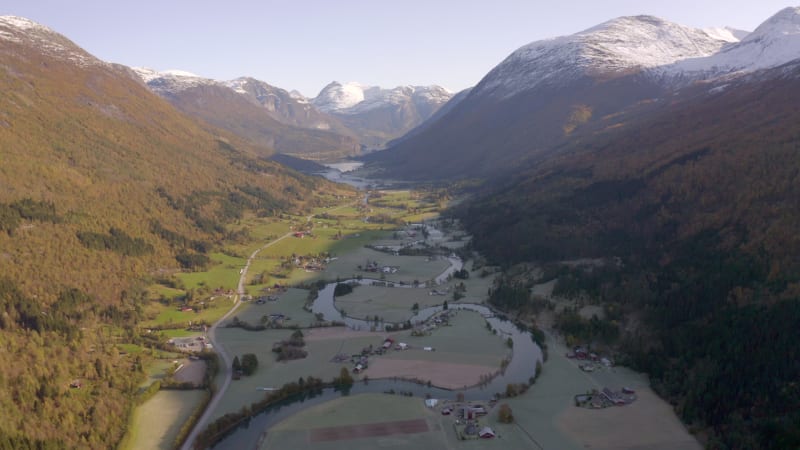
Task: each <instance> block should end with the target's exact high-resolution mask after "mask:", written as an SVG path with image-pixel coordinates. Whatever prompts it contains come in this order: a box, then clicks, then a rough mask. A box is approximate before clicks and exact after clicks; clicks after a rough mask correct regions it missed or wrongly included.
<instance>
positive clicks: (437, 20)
mask: <svg viewBox="0 0 800 450" xmlns="http://www.w3.org/2000/svg"><path fill="white" fill-rule="evenodd" d="M786 6H792V5H791V4H787V3H784V2H780V1H774V0H748V1H718V0H708V1H707V0H669V1H665V0H610V1H606V0H561V1H533V0H529V1H524V0H491V1H472V0H403V1H383V0H364V1H362V0H260V1H258V0H225V1H205V0H159V1H151V0H141V1H113V0H4V1H3V2H2V4H1V5H0V15H6V14H12V15H18V16H23V17H28V18H30V19H33V20H35V21H37V22H40V23H42V24H44V25H47V26H49V27H50V28H53V29H54V30H55V31H57V32H60V33H62V34H64V35H66V36H67V37H68V38H70V39H72V40H73V41H75V42H76V43H77V44H78V45H80V46H81V47H83V48H85V49H86V50H87V51H89V52H90V53H92V54H94V55H96V56H98V57H99V58H101V59H104V60H106V61H111V62H117V63H121V64H125V65H129V66H145V67H151V68H154V69H158V70H166V69H182V70H187V71H190V72H193V73H196V74H198V75H201V76H204V77H208V78H215V79H223V80H227V79H232V78H236V77H239V76H243V75H247V76H253V77H255V78H258V79H260V80H263V81H266V82H268V83H270V84H273V85H275V86H279V87H282V88H284V89H289V90H291V89H297V90H299V91H300V92H302V93H303V94H305V95H307V96H315V95H316V94H317V93H318V92H319V90H320V89H321V88H322V87H323V86H324V85H326V84H327V83H329V82H330V81H333V80H337V81H342V82H345V81H359V82H362V83H365V84H370V85H380V86H384V87H394V86H397V85H401V84H440V85H442V86H444V87H446V88H448V89H450V90H453V91H458V90H461V89H463V88H466V87H469V86H472V85H474V84H475V83H477V82H478V81H479V80H480V79H481V77H483V75H485V74H486V72H488V71H489V70H490V69H491V68H492V67H494V66H495V65H496V64H497V63H499V62H500V61H501V60H503V58H505V57H506V56H508V54H509V53H511V52H512V51H514V50H515V49H517V48H518V47H520V46H522V45H525V44H527V43H528V42H531V41H534V40H538V39H542V38H547V37H554V36H560V35H564V34H571V33H575V32H577V31H581V30H583V29H586V28H589V27H591V26H593V25H597V24H599V23H602V22H605V21H606V20H609V19H612V18H614V17H619V16H625V15H636V14H650V15H655V16H659V17H662V18H664V19H667V20H670V21H673V22H677V23H680V24H683V25H688V26H694V27H710V26H725V25H727V26H732V27H735V28H741V29H746V30H748V31H752V30H753V29H754V28H755V27H757V26H758V25H759V24H760V23H761V22H763V21H764V20H766V19H767V18H769V17H770V16H772V15H773V14H775V13H776V12H778V11H779V10H781V9H782V8H784V7H786Z"/></svg>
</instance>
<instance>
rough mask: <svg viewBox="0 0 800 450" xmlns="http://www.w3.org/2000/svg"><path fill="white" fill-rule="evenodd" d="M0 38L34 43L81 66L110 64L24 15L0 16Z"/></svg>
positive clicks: (37, 46)
mask: <svg viewBox="0 0 800 450" xmlns="http://www.w3.org/2000/svg"><path fill="white" fill-rule="evenodd" d="M0 40H6V41H11V42H15V43H24V44H28V45H32V46H35V47H36V48H37V49H38V50H40V51H41V52H42V53H44V54H46V55H48V56H51V57H53V58H54V59H57V60H61V61H70V62H72V63H75V64H78V65H80V66H89V65H93V66H94V65H108V64H107V63H105V62H103V61H101V60H99V59H97V58H95V57H94V56H92V55H90V54H89V53H88V52H86V51H85V50H84V49H82V48H80V47H78V46H77V45H76V44H75V43H74V42H72V41H70V40H69V39H67V38H66V37H64V36H63V35H61V34H59V33H56V32H55V31H53V30H51V29H50V28H48V27H46V26H44V25H41V24H39V23H36V22H34V21H32V20H30V19H26V18H24V17H18V16H0Z"/></svg>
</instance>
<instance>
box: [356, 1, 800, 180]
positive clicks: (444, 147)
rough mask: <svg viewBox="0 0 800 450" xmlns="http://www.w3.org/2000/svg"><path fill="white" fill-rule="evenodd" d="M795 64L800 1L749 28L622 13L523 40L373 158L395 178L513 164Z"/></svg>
mask: <svg viewBox="0 0 800 450" xmlns="http://www.w3.org/2000/svg"><path fill="white" fill-rule="evenodd" d="M792 61H795V62H798V61H800V8H786V9H784V10H782V11H780V12H778V13H777V14H776V15H775V16H773V17H771V18H770V19H768V20H766V21H765V22H764V23H763V24H762V25H760V26H759V27H758V28H757V29H756V30H755V31H753V32H752V33H748V32H745V31H741V30H736V29H732V28H707V29H697V28H690V27H685V26H681V25H677V24H674V23H670V22H668V21H665V20H662V19H659V18H656V17H652V16H635V17H621V18H617V19H613V20H610V21H608V22H605V23H602V24H600V25H598V26H595V27H592V28H589V29H587V30H585V31H581V32H578V33H576V34H573V35H569V36H562V37H557V38H553V39H546V40H541V41H536V42H533V43H530V44H528V45H525V46H523V47H521V48H520V49H518V50H516V51H515V52H513V53H512V54H511V55H509V56H508V57H507V58H506V59H505V60H503V61H502V62H500V64H498V65H497V66H496V67H495V68H494V69H492V70H491V71H490V72H489V73H488V74H487V75H486V76H485V77H484V78H483V79H482V80H481V82H480V83H478V85H477V86H476V87H475V88H474V89H472V91H471V92H470V93H469V95H467V97H466V98H464V99H463V100H462V101H461V102H459V103H458V104H456V105H454V107H453V108H452V109H451V110H449V111H447V113H446V114H444V115H442V116H441V117H440V118H438V120H436V121H435V122H432V123H430V124H429V125H428V126H427V127H425V128H424V129H423V130H421V131H418V132H417V133H416V134H415V135H409V136H408V137H406V138H405V139H402V140H398V141H396V144H395V145H393V146H392V147H391V148H390V149H389V151H387V152H383V154H381V155H375V157H374V160H375V161H376V162H378V165H380V166H381V167H383V168H390V169H389V171H390V172H393V173H390V174H389V176H401V177H402V176H412V177H418V178H425V177H428V178H430V177H441V176H442V175H443V174H444V170H443V169H442V168H446V169H447V171H448V172H450V173H452V174H457V175H458V176H476V175H486V174H489V173H497V172H500V171H504V170H511V169H512V168H513V167H518V166H519V164H520V161H525V160H527V161H536V160H537V158H539V157H542V155H545V154H547V153H549V152H553V151H556V149H558V148H561V147H563V146H565V145H567V144H568V143H569V142H572V141H574V140H575V139H591V136H593V133H597V132H599V130H601V129H603V127H607V126H622V125H623V124H612V125H609V124H608V123H607V121H606V120H605V119H604V118H607V117H617V116H619V115H621V114H629V113H630V112H631V111H636V112H637V113H641V114H648V113H649V112H648V111H650V112H651V111H655V110H659V108H661V107H662V106H661V105H664V107H665V105H668V104H669V102H664V101H661V100H663V99H666V98H670V99H673V98H676V97H675V96H676V95H679V94H680V93H681V92H683V90H688V89H692V88H693V86H696V87H697V88H700V89H701V91H702V88H701V86H700V85H697V82H698V81H703V82H704V83H703V85H702V86H706V88H705V89H706V90H707V91H708V93H711V94H714V95H719V94H720V93H722V92H726V93H727V92H729V91H731V90H735V89H741V88H742V87H743V86H744V85H746V84H748V83H750V82H752V83H759V82H761V79H762V78H765V77H768V76H774V74H771V75H770V74H767V73H764V74H763V75H764V76H763V77H762V76H760V75H759V74H762V72H761V71H760V70H761V69H769V68H772V67H776V66H783V65H786V67H789V65H788V64H787V63H790V62H792ZM786 73H787V76H795V75H796V74H797V72H796V71H793V70H789V69H787V70H786ZM749 74H752V75H753V76H750V75H749ZM743 75H747V76H743ZM734 81H736V82H734ZM708 82H710V83H708ZM707 83H708V84H707ZM692 92H700V91H692ZM643 105H644V106H643ZM648 108H649V109H648ZM635 116H636V115H635V114H633V115H630V114H629V115H628V116H627V117H635ZM432 148H435V149H437V151H436V152H431V151H430V149H432ZM371 159H372V158H371Z"/></svg>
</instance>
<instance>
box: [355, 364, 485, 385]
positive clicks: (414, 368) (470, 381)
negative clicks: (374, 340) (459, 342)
mask: <svg viewBox="0 0 800 450" xmlns="http://www.w3.org/2000/svg"><path fill="white" fill-rule="evenodd" d="M496 370H498V367H492V366H481V365H477V364H455V363H446V362H439V361H430V360H419V359H388V358H375V360H374V361H372V362H370V365H369V369H367V371H366V372H365V373H366V374H367V375H368V376H369V377H370V378H391V377H400V378H416V379H420V380H423V381H430V382H431V383H432V384H434V385H435V386H439V387H443V388H446V389H458V388H461V387H464V386H473V385H475V384H478V382H479V381H480V378H481V375H487V374H490V373H492V372H494V371H496Z"/></svg>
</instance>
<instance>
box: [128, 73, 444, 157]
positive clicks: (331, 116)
mask: <svg viewBox="0 0 800 450" xmlns="http://www.w3.org/2000/svg"><path fill="white" fill-rule="evenodd" d="M134 70H135V71H136V73H137V74H138V75H139V76H140V77H141V78H142V80H143V81H144V82H145V83H146V84H147V86H148V87H149V88H150V89H151V90H152V91H153V92H155V93H157V94H159V95H160V96H162V97H164V98H166V99H167V100H169V101H170V102H171V103H172V104H174V105H175V106H177V107H178V108H179V109H181V110H182V111H184V112H186V113H188V114H191V115H193V116H196V117H199V118H201V119H203V120H205V121H207V122H209V123H212V124H214V125H216V126H219V127H222V128H225V129H227V130H230V131H232V132H234V133H237V134H240V135H242V136H244V137H246V138H248V139H250V140H252V141H254V142H257V143H259V144H262V145H265V146H267V147H270V148H274V149H275V150H276V151H277V152H279V153H286V154H289V155H293V156H296V157H300V158H306V159H319V160H324V159H329V160H330V159H336V158H342V157H346V156H355V155H359V154H361V153H362V152H363V151H366V150H369V149H376V148H382V147H383V146H384V145H385V144H386V142H388V141H389V140H391V139H394V138H397V137H399V136H402V135H403V134H405V133H406V132H408V131H409V130H411V129H412V128H414V127H416V126H418V125H420V124H421V123H422V122H424V121H425V120H426V119H428V118H429V117H430V116H431V115H432V114H433V113H435V112H436V111H437V110H438V109H439V108H440V107H441V106H442V105H444V104H445V103H446V102H447V101H448V100H449V99H450V97H451V94H450V93H449V92H447V91H446V90H445V89H443V88H440V87H438V86H401V87H397V88H394V89H382V88H380V87H375V86H372V87H367V86H362V85H360V84H358V83H347V84H344V85H342V84H340V83H337V82H333V83H331V84H329V85H328V86H326V87H325V88H324V89H323V90H322V91H321V92H320V94H319V95H318V96H317V97H316V98H313V99H307V98H305V97H303V96H302V95H300V94H299V93H297V92H294V93H290V92H287V91H286V90H284V89H280V88H277V87H275V86H271V85H269V84H267V83H265V82H263V81H260V80H256V79H254V78H249V77H242V78H237V79H235V80H231V81H216V80H211V79H207V78H202V77H198V76H196V75H194V74H191V73H188V72H182V71H174V70H172V71H165V72H156V71H154V70H151V69H144V68H136V69H134Z"/></svg>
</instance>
